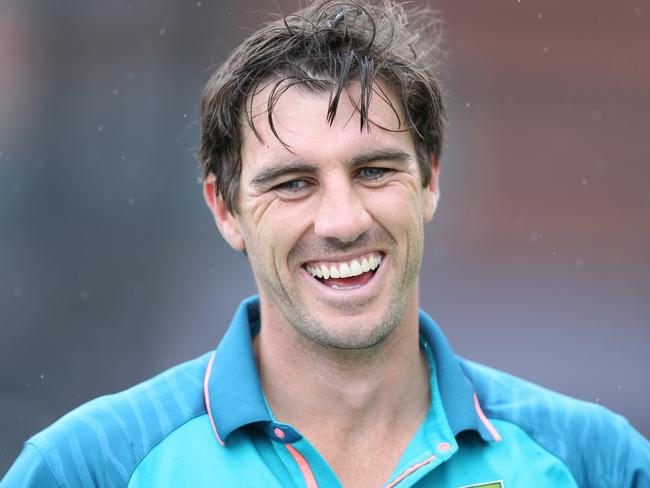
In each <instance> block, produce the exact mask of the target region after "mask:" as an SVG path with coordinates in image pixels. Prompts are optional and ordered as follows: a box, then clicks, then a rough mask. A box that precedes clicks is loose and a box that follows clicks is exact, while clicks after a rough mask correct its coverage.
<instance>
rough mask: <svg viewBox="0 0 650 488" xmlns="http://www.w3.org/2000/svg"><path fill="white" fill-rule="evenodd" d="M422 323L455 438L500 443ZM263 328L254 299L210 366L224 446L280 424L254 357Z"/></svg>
mask: <svg viewBox="0 0 650 488" xmlns="http://www.w3.org/2000/svg"><path fill="white" fill-rule="evenodd" d="M419 320H420V335H421V337H422V338H423V339H424V340H425V341H426V342H427V343H428V344H429V346H430V347H431V350H432V352H433V357H434V359H435V362H436V371H437V380H438V388H439V391H440V396H441V398H442V403H443V405H444V409H445V414H446V416H447V420H448V422H449V426H450V427H451V430H452V432H453V434H454V436H456V435H458V434H459V433H460V432H463V431H466V430H474V431H476V432H478V433H479V434H480V436H481V437H482V438H483V440H485V441H492V440H499V438H498V433H496V431H494V427H492V425H491V424H490V423H489V421H488V420H487V419H485V416H484V415H483V413H482V412H481V410H480V406H479V405H478V400H477V399H476V395H475V392H474V387H473V386H472V383H471V382H470V380H469V378H468V377H467V376H466V375H465V373H464V372H463V370H462V369H461V366H460V363H459V361H458V359H457V358H456V356H455V355H454V353H453V351H452V350H451V347H450V346H449V343H448V342H447V339H446V337H445V336H444V334H443V333H442V331H441V330H440V328H439V327H438V326H437V324H436V323H435V322H434V321H433V319H432V318H431V317H429V316H428V315H427V314H426V313H425V312H423V311H422V310H420V317H419ZM259 327H260V311H259V297H258V296H252V297H250V298H247V299H246V300H244V301H243V302H242V303H241V304H240V305H239V308H238V309H237V312H236V313H235V316H234V317H233V320H232V322H231V324H230V327H228V330H227V331H226V333H225V335H224V336H223V339H222V340H221V342H220V344H219V346H218V347H217V349H216V351H215V353H214V354H213V356H212V358H211V359H210V362H209V363H208V367H207V370H206V375H205V380H204V394H205V403H206V409H207V411H208V415H209V417H210V421H211V423H212V427H213V429H214V431H215V434H216V436H217V439H218V440H219V442H220V443H222V444H224V443H225V442H226V440H227V438H228V436H229V435H230V434H231V433H232V432H234V431H235V430H237V429H239V428H241V427H244V426H246V425H250V424H254V423H262V424H264V425H263V426H264V427H265V430H267V431H270V430H272V426H273V425H274V423H273V417H272V415H271V412H270V411H269V408H268V405H267V403H266V400H265V398H264V393H263V391H262V385H261V383H260V378H259V374H258V371H257V365H256V363H255V356H254V353H253V337H254V336H255V335H256V334H257V332H258V331H259ZM287 427H288V426H287ZM495 433H496V435H495ZM287 440H288V439H287Z"/></svg>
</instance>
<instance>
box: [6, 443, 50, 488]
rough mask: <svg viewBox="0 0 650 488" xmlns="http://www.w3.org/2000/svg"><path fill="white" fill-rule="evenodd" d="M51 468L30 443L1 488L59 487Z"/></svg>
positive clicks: (10, 469) (24, 448)
mask: <svg viewBox="0 0 650 488" xmlns="http://www.w3.org/2000/svg"><path fill="white" fill-rule="evenodd" d="M58 486H59V483H58V482H57V481H56V479H55V478H54V475H53V474H52V470H51V469H50V466H49V465H48V464H47V461H46V460H45V458H44V457H43V455H42V454H41V452H40V451H39V450H38V449H37V448H36V447H35V446H34V445H33V444H30V443H29V442H28V443H26V444H25V447H23V450H22V452H21V453H20V455H19V456H18V459H16V461H15V462H14V464H13V465H12V466H11V468H9V471H8V472H7V474H6V475H5V477H4V478H2V481H0V488H18V487H21V488H22V487H38V488H40V487H44V488H49V487H58Z"/></svg>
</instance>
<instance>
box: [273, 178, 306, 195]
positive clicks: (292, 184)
mask: <svg viewBox="0 0 650 488" xmlns="http://www.w3.org/2000/svg"><path fill="white" fill-rule="evenodd" d="M308 187H309V182H308V181H307V180H304V179H300V178H296V179H294V180H288V181H285V182H283V183H279V184H277V185H275V186H274V187H273V188H272V189H273V190H275V191H279V192H282V193H284V194H286V195H299V194H301V193H302V191H303V190H305V189H307V188H308Z"/></svg>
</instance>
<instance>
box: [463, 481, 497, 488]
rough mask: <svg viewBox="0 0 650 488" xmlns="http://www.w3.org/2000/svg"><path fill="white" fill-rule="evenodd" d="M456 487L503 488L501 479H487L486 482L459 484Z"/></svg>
mask: <svg viewBox="0 0 650 488" xmlns="http://www.w3.org/2000/svg"><path fill="white" fill-rule="evenodd" d="M458 488H503V480H498V481H488V482H487V483H479V484H477V485H467V486H459V487H458Z"/></svg>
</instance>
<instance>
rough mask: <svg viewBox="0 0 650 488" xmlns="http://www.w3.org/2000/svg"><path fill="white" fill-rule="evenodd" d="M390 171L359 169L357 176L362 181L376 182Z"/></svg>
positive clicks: (387, 169) (384, 169)
mask: <svg viewBox="0 0 650 488" xmlns="http://www.w3.org/2000/svg"><path fill="white" fill-rule="evenodd" d="M391 171H392V170H391V169H389V168H374V167H369V168H361V169H360V170H359V172H358V173H357V175H358V176H359V177H360V178H361V179H364V180H368V181H376V180H379V179H381V178H382V177H383V176H385V175H386V174H388V173H390V172H391Z"/></svg>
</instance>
